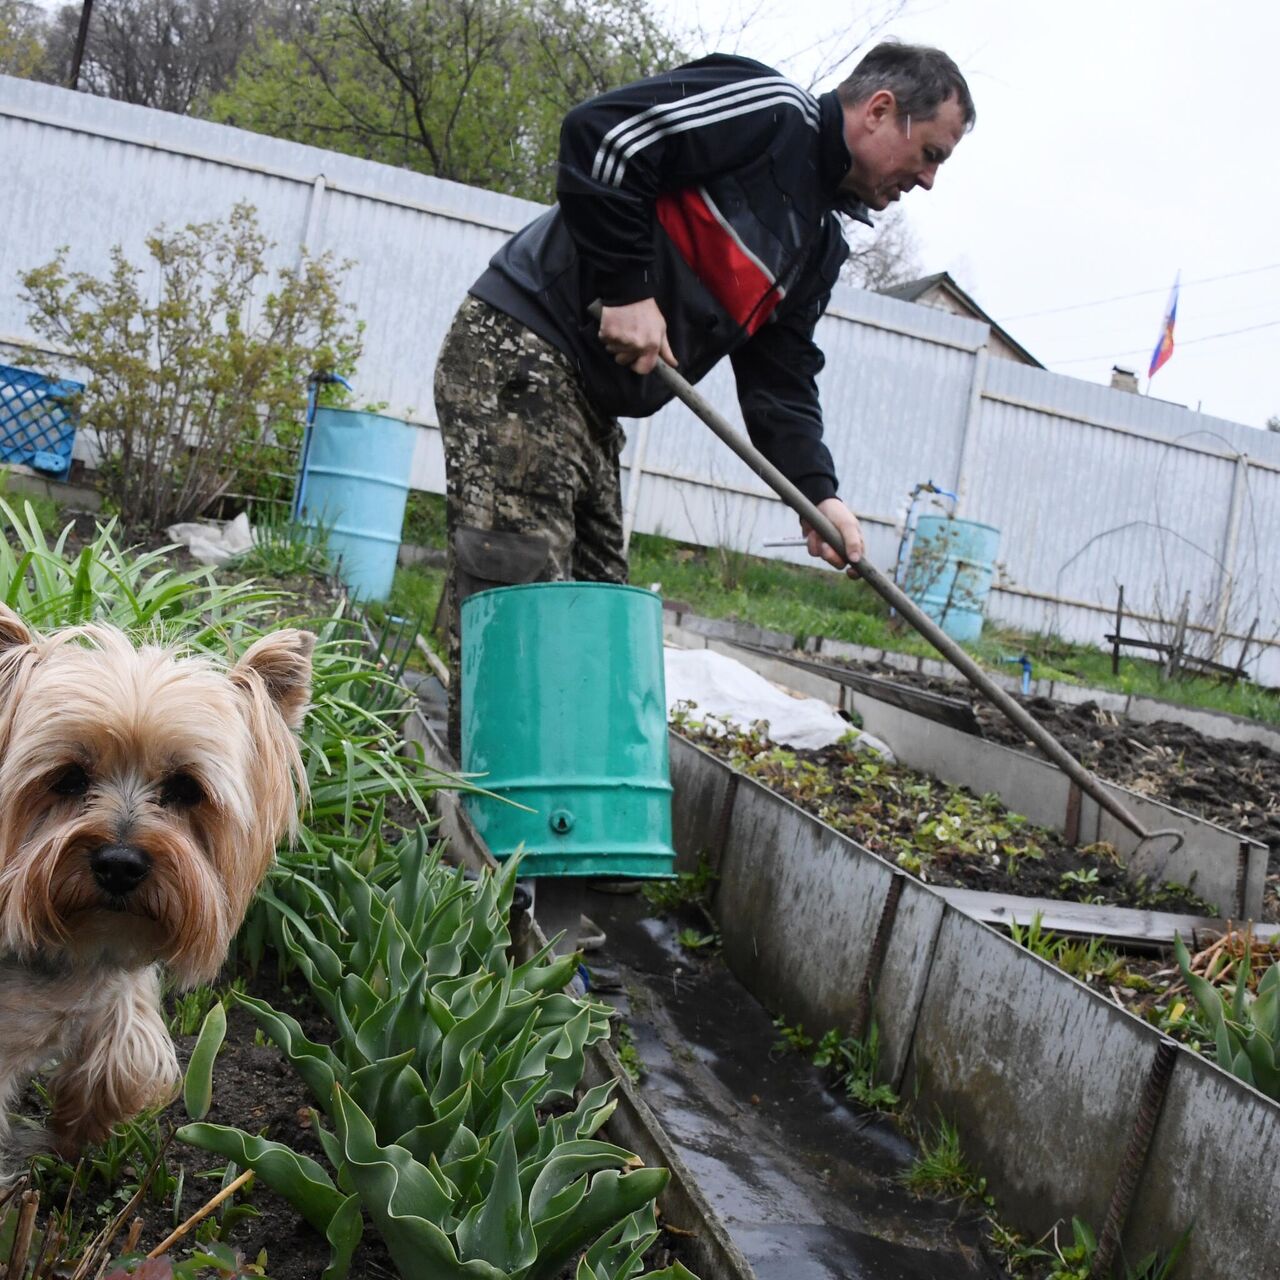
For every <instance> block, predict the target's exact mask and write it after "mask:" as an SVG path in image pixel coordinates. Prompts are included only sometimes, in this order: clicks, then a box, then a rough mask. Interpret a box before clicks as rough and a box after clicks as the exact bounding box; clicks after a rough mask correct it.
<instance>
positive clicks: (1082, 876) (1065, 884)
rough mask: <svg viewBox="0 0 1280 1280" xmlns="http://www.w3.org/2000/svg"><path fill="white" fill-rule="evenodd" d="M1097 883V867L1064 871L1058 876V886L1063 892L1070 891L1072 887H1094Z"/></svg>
mask: <svg viewBox="0 0 1280 1280" xmlns="http://www.w3.org/2000/svg"><path fill="white" fill-rule="evenodd" d="M1097 883H1098V868H1097V867H1082V868H1081V869H1080V870H1079V871H1064V872H1063V873H1062V875H1061V876H1059V877H1058V887H1059V888H1060V889H1061V890H1062V891H1063V893H1069V892H1070V891H1071V890H1072V889H1092V888H1093V886H1094V885H1096V884H1097Z"/></svg>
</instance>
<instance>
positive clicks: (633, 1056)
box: [614, 1022, 644, 1084]
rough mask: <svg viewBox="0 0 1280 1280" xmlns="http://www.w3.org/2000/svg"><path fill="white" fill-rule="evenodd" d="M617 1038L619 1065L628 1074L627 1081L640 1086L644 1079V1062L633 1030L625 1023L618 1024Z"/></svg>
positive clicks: (615, 1046) (616, 1050) (616, 1051)
mask: <svg viewBox="0 0 1280 1280" xmlns="http://www.w3.org/2000/svg"><path fill="white" fill-rule="evenodd" d="M615 1038H616V1043H615V1044H614V1052H615V1053H616V1054H617V1055H618V1062H619V1064H620V1065H621V1067H622V1069H623V1071H625V1072H626V1073H627V1079H628V1080H630V1081H631V1083H632V1084H639V1083H640V1081H641V1080H642V1079H644V1062H643V1061H642V1060H641V1058H640V1051H639V1050H638V1049H637V1048H636V1041H635V1036H634V1035H632V1033H631V1028H630V1027H629V1026H627V1024H626V1023H625V1022H619V1023H617V1024H616V1029H615Z"/></svg>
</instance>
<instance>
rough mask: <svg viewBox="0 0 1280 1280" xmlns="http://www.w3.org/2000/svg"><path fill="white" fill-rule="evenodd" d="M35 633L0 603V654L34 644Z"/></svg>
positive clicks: (5, 605) (6, 606)
mask: <svg viewBox="0 0 1280 1280" xmlns="http://www.w3.org/2000/svg"><path fill="white" fill-rule="evenodd" d="M35 639H36V637H35V632H33V631H32V630H31V628H30V627H28V626H27V624H26V623H25V622H23V620H22V619H21V618H20V617H18V615H17V614H16V613H14V611H13V610H12V609H10V608H9V606H8V605H7V604H4V603H2V602H0V654H4V653H6V652H8V650H10V649H21V648H23V647H25V646H26V645H29V644H34V643H35Z"/></svg>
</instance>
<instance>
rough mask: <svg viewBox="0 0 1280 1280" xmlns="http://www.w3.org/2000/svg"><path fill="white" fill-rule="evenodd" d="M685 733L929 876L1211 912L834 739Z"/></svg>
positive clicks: (1177, 889)
mask: <svg viewBox="0 0 1280 1280" xmlns="http://www.w3.org/2000/svg"><path fill="white" fill-rule="evenodd" d="M682 731H683V732H684V733H685V734H686V735H687V736H688V737H689V738H690V739H691V740H692V741H695V742H697V743H698V745H699V746H702V747H705V748H706V749H708V750H710V751H712V752H713V753H715V754H716V755H718V756H720V757H721V758H722V759H726V760H729V761H730V762H731V763H732V764H734V765H735V766H736V767H739V768H741V769H743V770H744V771H745V772H746V773H748V774H749V775H750V776H751V777H753V778H756V779H757V780H759V781H761V782H763V783H765V784H766V785H768V786H769V787H771V788H772V789H773V790H775V791H777V792H778V793H779V794H781V795H784V796H786V797H787V798H788V799H789V800H792V801H793V802H794V803H796V804H799V805H800V806H801V807H802V808H804V809H806V810H808V811H809V812H810V813H813V814H815V815H816V816H817V817H819V818H821V819H822V820H823V821H824V822H826V823H828V824H829V825H831V826H833V827H835V828H836V829H837V830H839V831H842V832H843V833H844V834H846V835H848V836H851V837H852V838H853V839H854V840H856V841H857V842H858V843H859V844H861V845H863V846H864V847H865V848H867V849H870V850H871V851H872V852H874V853H878V854H880V855H881V856H882V857H884V858H886V859H888V860H889V861H890V862H895V863H897V865H899V866H901V867H902V868H903V869H904V870H906V871H909V872H911V873H912V874H913V875H918V876H919V877H920V878H921V879H922V880H924V881H926V882H927V883H930V884H936V885H943V886H951V887H955V888H963V889H978V890H981V891H983V892H986V893H1004V894H1017V895H1019V896H1021V897H1028V898H1055V899H1060V900H1063V901H1071V902H1091V903H1097V904H1107V905H1112V906H1122V907H1133V908H1142V909H1147V910H1154V911H1170V912H1178V913H1182V914H1187V915H1198V916H1214V915H1216V914H1217V912H1216V911H1215V910H1214V908H1213V907H1212V906H1211V905H1210V904H1208V903H1206V902H1204V901H1203V900H1202V899H1200V898H1198V897H1196V895H1195V894H1194V893H1193V892H1192V891H1191V890H1190V889H1189V888H1187V887H1186V886H1182V885H1175V884H1148V883H1146V882H1145V881H1133V880H1131V879H1130V878H1129V877H1128V876H1127V875H1126V873H1125V870H1124V868H1123V867H1122V866H1121V864H1120V863H1119V861H1118V860H1117V858H1116V854H1115V850H1114V849H1112V848H1111V846H1109V845H1107V844H1097V845H1089V846H1086V847H1083V848H1074V847H1072V846H1070V845H1067V844H1065V843H1064V842H1063V841H1062V839H1061V838H1060V837H1059V836H1058V835H1057V834H1056V833H1054V832H1052V831H1048V830H1046V829H1044V828H1042V827H1035V826H1032V825H1031V824H1030V823H1028V822H1027V821H1026V820H1025V819H1024V818H1022V817H1020V816H1019V815H1017V814H1012V813H1010V812H1009V811H1008V810H1007V809H1005V808H1004V806H1003V805H1001V804H1000V802H999V801H998V800H997V799H996V798H995V797H994V796H975V795H973V794H972V793H971V792H969V791H966V790H965V789H964V788H962V787H955V786H951V785H949V784H944V783H940V782H938V781H936V780H935V779H933V778H931V777H929V776H928V775H927V774H922V773H917V772H916V771H914V770H912V769H908V768H906V767H904V766H902V765H899V764H889V763H887V762H885V761H883V760H882V759H881V758H880V757H879V756H876V755H874V754H871V753H867V752H859V751H857V750H855V749H854V748H853V746H851V745H849V746H845V745H842V744H839V743H837V744H836V745H834V746H831V747H828V748H825V749H823V750H821V751H803V750H801V751H791V750H788V749H783V748H778V747H774V746H773V745H772V744H770V743H768V742H767V741H765V740H764V739H762V738H761V737H759V736H758V735H755V734H751V733H743V734H739V733H719V732H716V731H714V730H711V731H708V730H706V729H703V728H700V727H698V726H693V725H686V726H684V727H683V730H682Z"/></svg>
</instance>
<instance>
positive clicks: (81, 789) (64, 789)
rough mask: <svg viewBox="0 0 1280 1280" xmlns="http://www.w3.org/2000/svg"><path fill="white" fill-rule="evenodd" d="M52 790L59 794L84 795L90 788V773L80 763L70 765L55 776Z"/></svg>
mask: <svg viewBox="0 0 1280 1280" xmlns="http://www.w3.org/2000/svg"><path fill="white" fill-rule="evenodd" d="M50 790H51V791H52V792H53V793H54V795H58V796H82V795H84V794H85V793H86V792H87V791H88V790H89V775H88V773H86V772H85V770H84V769H83V768H81V766H80V765H78V764H72V765H68V766H67V767H66V768H65V769H63V771H62V772H61V773H60V774H58V776H57V777H56V778H54V780H53V786H52V787H51V788H50Z"/></svg>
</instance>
